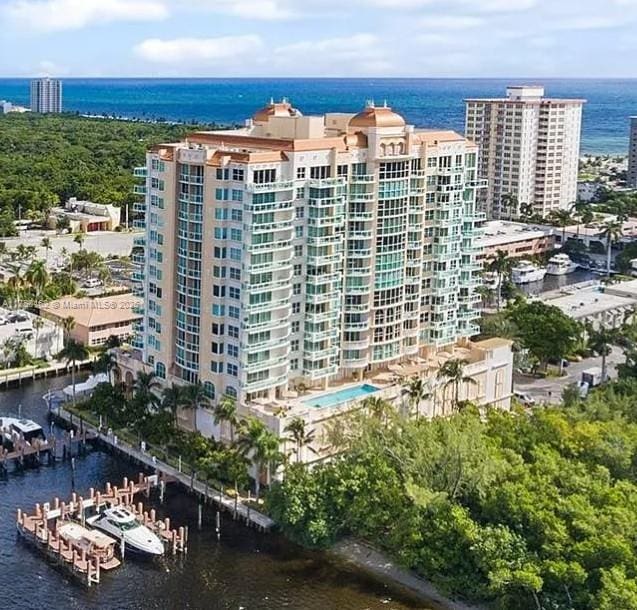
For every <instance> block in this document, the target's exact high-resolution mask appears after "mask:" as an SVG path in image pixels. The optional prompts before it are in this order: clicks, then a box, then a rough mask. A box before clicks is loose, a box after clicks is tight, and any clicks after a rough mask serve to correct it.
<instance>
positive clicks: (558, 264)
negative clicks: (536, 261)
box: [546, 253, 579, 275]
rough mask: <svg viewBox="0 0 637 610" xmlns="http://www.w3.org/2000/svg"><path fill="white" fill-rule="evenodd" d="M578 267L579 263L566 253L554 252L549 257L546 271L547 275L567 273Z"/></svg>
mask: <svg viewBox="0 0 637 610" xmlns="http://www.w3.org/2000/svg"><path fill="white" fill-rule="evenodd" d="M578 267H579V265H578V264H577V263H575V262H573V261H572V260H571V258H570V256H569V255H568V254H564V253H562V254H556V255H555V256H552V257H551V258H550V259H549V262H548V265H547V266H546V273H547V274H548V275H568V274H569V273H573V271H575V270H576V269H577V268H578Z"/></svg>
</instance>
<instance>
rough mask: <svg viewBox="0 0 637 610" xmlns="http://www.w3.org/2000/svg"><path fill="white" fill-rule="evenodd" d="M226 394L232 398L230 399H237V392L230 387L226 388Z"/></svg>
mask: <svg viewBox="0 0 637 610" xmlns="http://www.w3.org/2000/svg"><path fill="white" fill-rule="evenodd" d="M226 394H227V395H228V396H232V398H236V397H237V390H235V388H233V387H232V386H231V385H229V386H226Z"/></svg>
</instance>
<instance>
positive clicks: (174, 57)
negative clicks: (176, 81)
mask: <svg viewBox="0 0 637 610" xmlns="http://www.w3.org/2000/svg"><path fill="white" fill-rule="evenodd" d="M262 44H263V43H262V41H261V38H260V37H259V36H254V35H245V36H222V37H220V38H175V39H173V40H161V39H159V38H150V39H148V40H144V41H143V42H141V43H139V44H138V45H137V46H136V47H135V49H134V51H135V54H136V55H137V56H139V57H141V58H142V59H145V60H146V61H150V62H153V63H157V64H164V65H172V66H178V65H183V66H184V67H188V66H192V65H202V64H203V65H210V64H214V63H217V62H219V61H221V60H225V59H233V58H236V57H239V56H246V55H248V56H249V55H251V54H252V53H254V52H256V51H258V50H260V49H261V46H262Z"/></svg>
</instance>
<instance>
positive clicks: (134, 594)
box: [0, 378, 434, 610]
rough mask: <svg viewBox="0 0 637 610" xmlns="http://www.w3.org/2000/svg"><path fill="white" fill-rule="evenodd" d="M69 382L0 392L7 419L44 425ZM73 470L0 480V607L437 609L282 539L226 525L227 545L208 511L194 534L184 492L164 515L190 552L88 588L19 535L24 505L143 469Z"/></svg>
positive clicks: (110, 460) (93, 456) (130, 568)
mask: <svg viewBox="0 0 637 610" xmlns="http://www.w3.org/2000/svg"><path fill="white" fill-rule="evenodd" d="M68 383H70V381H69V380H68V378H57V379H53V380H40V381H37V382H35V383H32V384H27V385H25V386H23V387H22V388H16V389H12V390H8V391H4V392H0V414H1V415H14V414H16V413H17V411H18V409H20V410H21V413H22V415H23V416H24V417H28V418H30V419H34V420H36V421H38V422H40V423H41V424H42V425H45V424H46V409H45V406H44V403H43V401H42V399H41V397H42V395H43V394H44V393H45V391H46V390H47V389H48V388H51V387H54V388H61V387H64V386H65V385H68ZM75 462H76V464H75V472H74V473H73V472H72V468H71V464H70V462H65V463H58V464H56V465H55V466H51V467H47V466H43V467H41V468H39V469H37V470H26V471H24V472H23V473H17V474H14V473H10V474H9V476H8V477H7V478H6V479H5V480H0V592H1V594H0V599H1V600H2V608H3V609H7V610H12V609H14V608H15V609H18V608H19V609H33V610H36V609H37V610H44V609H47V608H60V609H64V610H67V609H76V608H77V609H82V610H89V609H94V608H95V609H98V608H99V609H108V610H123V609H131V610H151V609H162V610H173V609H175V610H176V609H182V608H183V609H193V610H199V609H201V610H203V609H206V610H221V609H224V610H281V609H291V610H380V609H381V608H382V609H385V610H408V609H411V610H413V609H416V608H417V609H420V610H433V608H434V606H433V604H424V603H423V602H421V601H418V600H416V599H414V598H413V597H412V596H411V595H410V594H409V593H408V592H406V591H403V590H401V589H397V588H394V587H393V586H389V585H386V584H384V583H382V582H379V581H378V580H376V579H374V578H372V577H370V576H368V575H366V574H365V573H362V572H360V571H358V570H357V569H355V568H353V567H349V566H347V565H340V564H337V563H334V561H332V560H330V559H328V558H326V557H325V556H324V555H323V554H320V553H313V552H307V551H305V550H302V549H299V548H298V547H296V546H294V545H291V544H289V543H288V542H287V541H286V540H284V539H283V538H282V537H281V536H278V535H276V534H260V533H257V532H255V531H254V530H252V529H248V528H246V527H244V526H242V525H240V524H237V523H235V522H233V521H232V519H231V518H230V517H224V518H222V522H221V529H222V534H221V539H220V540H219V541H218V540H217V538H216V535H215V532H214V517H215V515H214V512H213V509H212V508H210V509H208V510H207V512H204V527H203V529H202V531H197V527H196V520H197V506H196V504H195V502H194V501H193V500H192V499H191V498H189V497H188V496H186V495H184V494H183V492H180V491H179V490H178V489H177V488H174V489H172V490H171V491H169V493H168V494H167V500H166V503H165V504H164V506H162V507H157V508H158V511H159V514H160V516H162V517H163V516H168V515H170V517H171V518H172V521H173V523H174V525H176V526H179V525H189V526H190V541H189V549H188V554H187V555H186V556H185V557H177V558H173V557H169V558H164V559H162V560H161V561H159V562H144V561H139V560H135V559H133V558H128V559H127V560H126V561H125V563H124V565H123V566H122V567H121V568H120V569H118V570H117V571H115V572H112V573H109V574H106V575H103V578H102V582H101V583H100V585H99V586H97V587H93V588H91V589H86V588H84V587H83V586H82V585H80V584H79V583H77V582H76V581H75V580H73V579H71V578H70V577H68V576H67V575H66V574H64V573H62V572H59V571H57V569H56V568H55V567H54V566H51V565H48V564H47V562H46V560H45V559H44V558H43V557H42V556H41V555H39V554H38V553H37V552H36V551H34V550H33V549H31V548H30V547H28V546H26V545H24V543H23V542H22V541H20V540H19V539H18V537H17V535H16V530H15V513H16V510H17V508H18V507H21V508H32V507H33V506H34V505H35V503H36V502H45V501H49V500H51V499H52V498H53V497H55V496H59V497H60V498H66V497H68V496H70V494H71V490H72V486H73V483H74V485H75V489H76V490H77V491H78V492H79V493H85V492H86V491H87V490H88V489H89V487H91V486H93V487H95V488H100V487H103V486H104V484H105V483H106V482H107V481H112V482H114V483H115V482H119V481H121V479H122V478H123V477H124V476H134V475H135V474H136V470H135V469H134V468H133V467H132V466H130V465H129V464H127V463H125V462H122V461H121V460H118V459H116V458H115V457H113V456H111V455H110V454H107V453H103V452H101V451H94V452H92V453H90V454H89V455H88V456H86V457H83V458H77V459H76V461H75Z"/></svg>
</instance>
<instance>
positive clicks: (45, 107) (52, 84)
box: [31, 78, 62, 114]
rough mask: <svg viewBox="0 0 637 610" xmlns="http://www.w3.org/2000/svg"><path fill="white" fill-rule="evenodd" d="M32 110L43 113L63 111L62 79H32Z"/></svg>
mask: <svg viewBox="0 0 637 610" xmlns="http://www.w3.org/2000/svg"><path fill="white" fill-rule="evenodd" d="M31 111H32V112H39V113H41V114H47V113H59V112H62V81H59V80H56V79H53V78H38V79H35V80H32V81H31Z"/></svg>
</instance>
